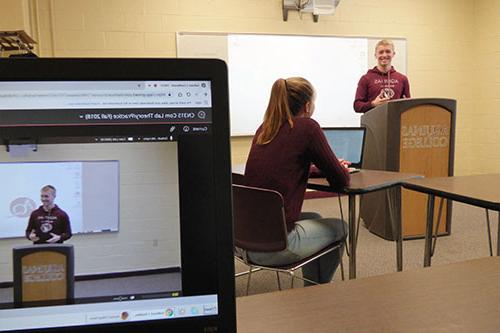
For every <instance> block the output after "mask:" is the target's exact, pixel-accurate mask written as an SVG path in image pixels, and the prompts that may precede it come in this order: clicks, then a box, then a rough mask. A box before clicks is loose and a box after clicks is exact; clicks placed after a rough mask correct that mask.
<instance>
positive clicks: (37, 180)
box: [0, 141, 182, 309]
mask: <svg viewBox="0 0 500 333" xmlns="http://www.w3.org/2000/svg"><path fill="white" fill-rule="evenodd" d="M10 148H11V149H9V151H6V150H5V149H4V150H2V151H0V182H1V183H2V191H1V192H0V217H1V218H0V252H1V253H4V254H5V256H4V258H3V260H2V261H0V308H4V309H8V308H12V307H15V306H19V299H15V298H16V297H18V298H20V299H21V303H22V305H21V306H37V305H51V302H54V301H58V302H54V304H56V303H59V304H60V303H61V301H63V302H66V303H74V304H84V303H96V302H114V301H124V300H140V299H156V298H166V297H177V296H182V274H181V245H180V205H179V195H180V194H179V178H178V168H179V167H178V159H177V156H178V152H177V150H178V144H177V142H173V141H164V142H153V143H152V142H148V143H143V142H99V143H78V144H75V143H65V144H41V145H38V147H37V149H36V150H33V149H29V150H27V151H22V150H21V149H20V147H10ZM16 253H17V254H16ZM16 267H17V268H18V269H17V272H19V274H17V273H16ZM16 274H17V275H16ZM16 279H17V281H16ZM16 293H17V294H16Z"/></svg>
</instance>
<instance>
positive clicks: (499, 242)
mask: <svg viewBox="0 0 500 333" xmlns="http://www.w3.org/2000/svg"><path fill="white" fill-rule="evenodd" d="M497 213H498V231H497V256H500V211H498V212H497Z"/></svg>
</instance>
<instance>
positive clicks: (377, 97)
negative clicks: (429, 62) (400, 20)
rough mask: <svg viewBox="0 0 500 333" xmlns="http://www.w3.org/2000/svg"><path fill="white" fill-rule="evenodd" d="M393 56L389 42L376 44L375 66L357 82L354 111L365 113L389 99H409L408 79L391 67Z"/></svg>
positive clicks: (383, 41) (391, 44) (392, 49)
mask: <svg viewBox="0 0 500 333" xmlns="http://www.w3.org/2000/svg"><path fill="white" fill-rule="evenodd" d="M395 54H396V53H395V52H394V44H393V43H392V42H391V41H390V40H386V39H383V40H381V41H379V42H378V43H377V45H376V46H375V58H376V59H377V66H375V67H373V68H372V69H370V70H368V72H367V73H366V74H365V75H363V76H362V77H361V79H360V80H359V83H358V89H357V90H356V98H355V100H354V111H356V112H359V113H365V112H366V111H368V110H370V109H372V108H374V107H376V106H378V105H380V104H383V103H385V102H387V101H389V100H391V99H399V98H409V97H410V83H409V82H408V78H407V77H406V76H405V75H403V74H401V73H398V72H397V71H396V70H395V69H394V67H392V65H391V62H392V58H393V57H394V55H395Z"/></svg>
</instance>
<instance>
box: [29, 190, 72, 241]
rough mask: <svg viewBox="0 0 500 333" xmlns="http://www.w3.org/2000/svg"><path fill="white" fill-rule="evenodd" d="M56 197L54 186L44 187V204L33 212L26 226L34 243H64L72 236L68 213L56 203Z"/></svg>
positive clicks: (41, 195) (42, 192) (41, 196)
mask: <svg viewBox="0 0 500 333" xmlns="http://www.w3.org/2000/svg"><path fill="white" fill-rule="evenodd" d="M55 198H56V188H55V187H54V186H52V185H46V186H44V187H42V190H41V194H40V199H41V201H42V205H41V206H40V207H38V209H36V210H34V211H33V212H32V213H31V216H30V219H29V222H28V227H27V228H26V238H28V239H29V240H31V241H32V242H33V244H50V243H62V242H64V241H65V240H67V239H70V238H71V235H72V234H71V225H70V222H69V217H68V214H66V212H64V211H63V210H62V209H61V208H59V207H58V206H57V205H56V204H55V203H54V200H55Z"/></svg>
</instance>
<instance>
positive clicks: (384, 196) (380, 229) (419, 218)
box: [360, 98, 456, 240]
mask: <svg viewBox="0 0 500 333" xmlns="http://www.w3.org/2000/svg"><path fill="white" fill-rule="evenodd" d="M455 118H456V101H455V100H452V99H443V98H413V99H400V100H393V101H390V102H388V103H385V104H383V105H380V106H378V107H376V108H373V109H372V110H370V111H368V112H367V113H365V114H363V115H362V116H361V126H363V127H366V144H365V152H364V161H363V168H364V169H373V170H387V171H399V172H408V173H416V174H421V175H424V176H425V177H443V176H452V175H453V158H454V147H455ZM388 195H389V193H386V192H384V191H380V192H375V193H371V194H367V195H365V196H363V198H362V200H361V203H360V214H361V217H362V218H363V220H364V223H365V225H366V227H367V228H368V230H370V231H371V232H373V233H375V234H377V235H379V236H381V237H383V238H385V239H390V240H394V239H395V235H393V233H392V228H391V223H390V219H389V216H390V215H389V203H388ZM426 198H427V197H426V196H425V195H423V194H421V193H416V192H411V191H409V190H406V189H402V190H401V191H398V192H397V193H396V194H395V198H391V200H394V202H395V203H396V204H395V205H394V206H395V207H398V208H399V209H400V211H399V212H397V214H395V216H399V217H400V218H401V219H402V222H403V223H402V233H403V238H406V239H408V238H417V237H423V236H424V234H425V222H426V211H427V200H426ZM440 208H441V219H440V224H439V226H440V227H439V233H440V234H449V233H450V227H451V225H450V223H451V202H446V203H445V204H442V205H440V202H439V201H438V202H437V205H436V206H435V212H434V214H435V215H434V218H435V221H437V218H438V213H439V210H440Z"/></svg>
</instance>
